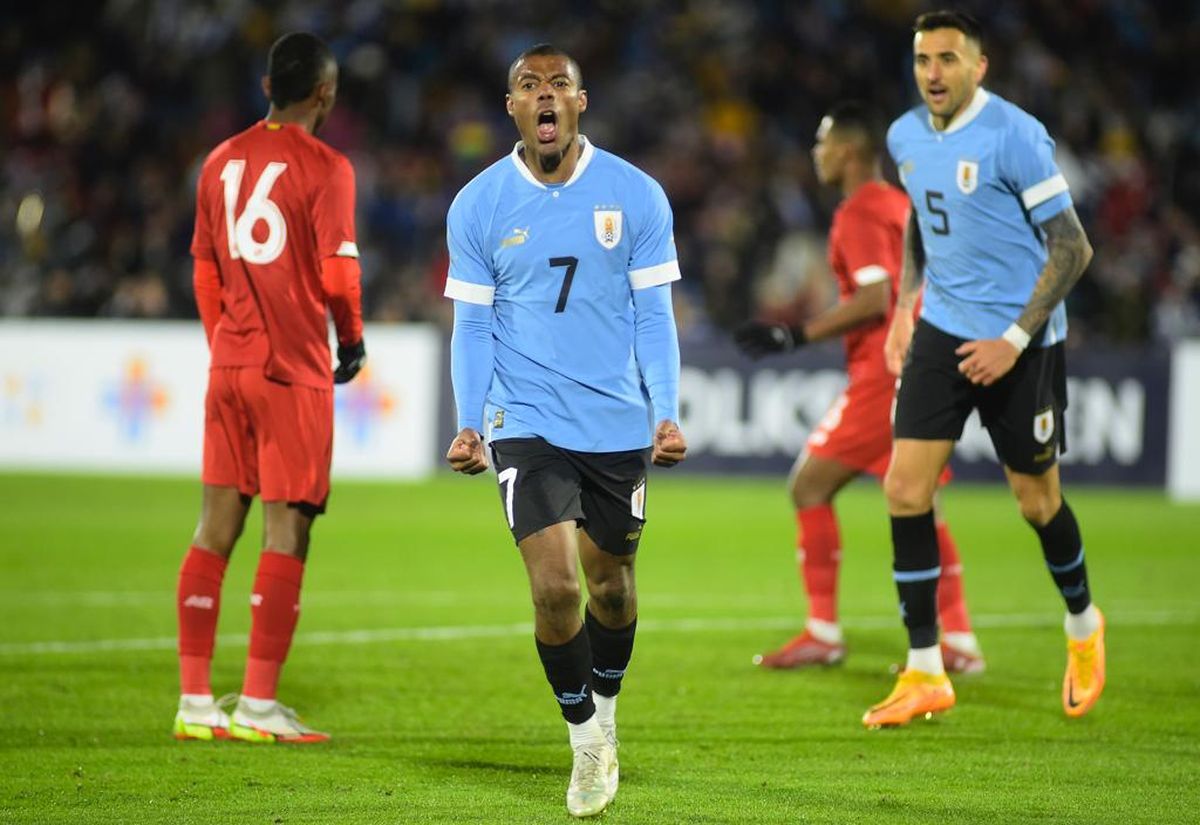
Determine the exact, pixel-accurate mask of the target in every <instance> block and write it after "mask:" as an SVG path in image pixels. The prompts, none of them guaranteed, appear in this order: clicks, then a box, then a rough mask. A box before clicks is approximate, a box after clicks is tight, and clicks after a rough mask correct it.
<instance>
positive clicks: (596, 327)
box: [446, 44, 687, 816]
mask: <svg viewBox="0 0 1200 825" xmlns="http://www.w3.org/2000/svg"><path fill="white" fill-rule="evenodd" d="M505 100H506V104H507V108H508V114H509V115H510V116H511V117H512V118H513V120H514V122H515V123H516V126H517V131H518V132H519V133H520V137H521V140H520V142H518V143H517V144H516V146H515V147H514V149H513V151H512V154H510V155H509V156H508V157H506V158H504V159H502V160H499V161H497V162H496V163H494V164H493V165H492V166H490V167H489V168H488V169H486V170H484V171H483V172H482V173H481V174H479V175H478V176H477V177H476V178H475V179H474V180H472V181H471V182H470V183H468V184H467V185H466V186H465V187H464V188H463V190H462V191H461V192H459V194H458V197H456V198H455V200H454V203H453V204H452V205H451V206H450V213H449V215H448V216H447V221H446V222H447V238H448V244H449V247H450V274H449V278H448V280H447V282H446V295H447V297H450V298H453V299H454V337H453V341H452V344H451V378H452V381H453V385H454V398H455V403H456V405H457V407H458V427H459V432H458V435H456V436H455V438H454V440H453V442H452V443H451V445H450V449H449V451H448V452H447V454H446V458H447V460H448V461H449V463H450V466H451V467H453V468H454V469H455V470H457V471H459V472H463V473H469V474H473V473H478V472H481V471H483V470H484V469H486V468H487V467H488V458H487V455H486V453H485V452H484V439H483V437H482V435H481V433H482V432H485V431H486V433H487V440H488V441H490V448H491V455H492V460H493V461H494V462H495V464H496V469H497V471H498V472H497V480H498V482H499V489H500V501H501V504H502V505H503V509H504V514H505V518H506V519H507V521H508V526H509V529H510V530H511V531H512V534H513V538H514V539H515V541H516V542H517V546H518V548H519V549H520V552H521V557H522V559H523V560H524V562H525V569H526V572H527V573H528V576H529V584H530V589H531V592H532V596H533V605H534V635H535V642H536V645H537V651H538V656H539V657H540V658H541V660H542V666H543V668H544V669H545V673H546V678H547V680H548V681H549V682H550V686H551V688H552V689H553V691H554V697H555V699H556V700H557V701H558V703H559V706H560V708H561V711H562V715H563V717H564V718H565V719H566V721H567V728H568V731H569V735H570V741H571V747H572V749H573V751H574V766H573V769H572V771H571V780H570V784H569V785H568V787H567V810H568V811H569V812H570V813H571V814H572V815H574V816H591V815H593V814H597V813H599V812H600V811H602V810H604V808H605V807H606V806H607V805H608V803H609V802H610V801H611V799H612V797H613V795H614V794H615V793H616V791H617V782H618V776H619V774H618V767H617V753H616V748H617V736H616V717H615V712H616V700H617V694H618V692H619V691H620V689H621V679H622V677H623V676H624V674H625V669H626V666H627V665H628V663H629V659H630V656H631V654H632V652H633V639H634V630H635V628H636V624H637V591H636V589H635V587H634V558H635V553H636V551H637V547H638V540H639V538H640V537H641V534H642V527H643V525H644V524H645V518H646V516H645V507H646V471H647V469H648V463H649V461H651V460H652V461H653V462H654V463H655V464H659V465H662V466H667V467H669V466H672V465H674V464H676V463H678V462H679V461H681V460H683V458H684V454H685V452H686V449H687V445H686V443H685V441H684V438H683V435H682V434H681V433H680V431H679V428H678V426H677V425H676V423H675V421H676V419H677V418H678V396H679V344H678V341H677V338H676V333H675V321H674V317H673V315H672V310H671V287H670V283H671V282H672V281H675V280H677V279H678V278H679V277H680V274H679V263H678V261H677V259H676V254H675V243H674V239H673V237H672V234H671V226H672V217H671V208H670V206H669V205H668V203H667V198H666V196H665V194H664V193H663V190H662V187H660V186H659V185H658V184H657V183H656V182H655V181H654V180H652V179H651V178H650V177H649V176H647V175H646V174H644V173H643V172H641V171H639V170H638V169H636V168H634V167H633V166H631V165H630V164H628V163H626V162H625V161H623V160H621V159H620V158H618V157H616V156H615V155H612V154H609V153H608V152H605V151H604V150H603V149H598V148H596V147H595V146H593V145H592V144H591V143H589V142H588V140H587V138H586V137H584V136H583V135H581V134H579V116H580V114H581V113H582V112H584V111H585V110H586V109H587V92H586V91H584V89H583V86H582V77H581V75H580V71H579V66H578V64H577V63H576V62H575V61H574V60H573V59H571V57H570V56H568V55H567V54H565V53H564V52H562V51H560V50H559V49H557V48H555V47H554V46H550V45H546V44H542V45H538V46H534V47H532V48H530V49H528V50H526V51H525V52H524V53H522V54H521V55H520V56H519V57H518V58H517V59H516V60H515V61H514V62H513V64H512V66H511V68H510V69H509V73H508V95H507V96H506V98H505ZM485 422H486V423H485ZM652 422H656V423H654V424H652ZM579 563H582V565H583V571H584V577H585V578H586V581H587V592H588V601H587V609H586V613H585V619H584V621H582V622H581V621H580V615H579V602H580V586H579V581H578V576H577V573H576V570H577V566H578V564H579Z"/></svg>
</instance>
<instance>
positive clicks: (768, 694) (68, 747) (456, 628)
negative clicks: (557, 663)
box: [0, 473, 1200, 823]
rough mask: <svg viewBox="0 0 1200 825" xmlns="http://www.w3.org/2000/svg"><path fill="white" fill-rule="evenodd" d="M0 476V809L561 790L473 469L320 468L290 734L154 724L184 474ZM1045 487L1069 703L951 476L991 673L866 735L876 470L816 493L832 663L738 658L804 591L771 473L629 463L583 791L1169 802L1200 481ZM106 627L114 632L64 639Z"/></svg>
mask: <svg viewBox="0 0 1200 825" xmlns="http://www.w3.org/2000/svg"><path fill="white" fill-rule="evenodd" d="M0 500H3V501H4V506H3V508H0V571H2V577H0V674H2V678H0V708H2V711H0V733H2V735H0V753H2V754H3V757H2V760H0V761H2V764H3V770H2V771H0V821H3V822H39V823H42V822H115V821H122V822H172V823H188V822H197V823H199V822H263V823H293V822H384V821H389V822H454V823H457V822H522V823H524V822H565V821H568V819H569V818H568V816H567V814H566V812H565V807H564V804H563V795H564V793H565V788H566V782H567V776H568V773H569V767H570V753H569V751H568V749H567V745H566V731H565V730H564V727H563V724H562V722H561V719H560V718H559V715H558V712H557V708H556V706H555V705H554V702H553V699H552V697H551V694H550V691H549V688H548V686H547V685H546V683H545V681H544V679H543V677H542V674H541V671H540V667H539V665H538V661H537V658H536V655H535V652H534V647H533V644H532V640H531V638H530V635H531V631H529V630H528V629H527V628H526V627H525V626H524V625H525V624H526V623H527V622H528V621H529V619H530V608H529V606H528V593H527V587H526V583H525V578H524V572H523V569H522V566H521V564H520V561H519V558H518V556H517V554H516V551H515V549H514V548H513V547H512V545H511V542H510V541H509V538H508V535H507V533H506V531H505V530H504V525H503V517H502V513H501V510H500V506H499V504H498V501H497V497H496V493H495V490H494V489H493V486H492V483H491V482H489V481H488V480H486V479H485V478H476V479H467V478H448V477H444V478H438V479H436V480H434V481H431V482H429V483H425V484H419V485H354V484H349V483H341V484H337V485H336V486H335V492H334V498H333V500H332V502H331V508H330V515H329V516H327V517H325V518H322V519H320V520H319V522H318V524H317V528H316V532H315V536H314V543H313V551H312V554H311V558H310V561H309V565H308V572H307V578H306V581H305V596H304V614H303V618H302V620H301V623H300V630H299V633H300V635H299V637H298V639H297V642H296V644H295V646H294V648H293V651H292V656H291V659H290V661H289V663H288V667H287V668H286V670H285V671H284V678H283V684H282V689H281V697H282V698H283V699H284V700H285V701H287V702H289V703H291V704H293V705H295V706H296V707H297V708H298V709H299V710H300V711H301V713H302V714H304V716H305V717H306V718H307V719H308V720H309V721H310V722H311V723H312V724H314V725H315V726H316V727H318V728H320V729H325V730H329V731H331V732H333V734H334V736H335V738H334V740H333V741H332V742H330V743H328V744H326V745H320V746H309V747H302V748H301V747H297V748H287V747H282V746H278V747H254V746H249V745H244V744H241V743H199V742H189V743H179V742H175V741H174V740H172V739H171V736H170V725H171V718H172V715H173V713H174V708H175V701H176V693H177V690H178V688H177V681H176V680H177V676H176V664H175V656H174V652H173V649H172V648H173V645H172V642H171V637H172V636H173V634H174V631H175V619H174V599H173V590H174V584H175V576H176V571H177V569H178V565H179V561H180V558H181V556H182V553H183V551H184V549H185V548H186V546H187V541H188V538H189V535H190V530H191V526H192V524H193V523H194V521H195V518H196V515H197V513H198V507H199V486H198V484H196V483H195V482H192V481H184V480H166V479H153V480H146V479H133V478H99V477H47V476H36V475H7V476H0ZM1071 502H1072V506H1073V507H1074V508H1075V511H1076V513H1077V514H1078V516H1079V519H1080V522H1081V524H1082V526H1083V531H1084V537H1085V541H1086V544H1087V553H1088V561H1089V566H1090V570H1091V572H1092V580H1093V586H1094V592H1095V593H1096V596H1097V599H1098V602H1099V604H1100V605H1101V606H1102V607H1103V608H1104V609H1105V611H1106V613H1107V615H1108V619H1109V637H1108V638H1109V661H1108V668H1109V685H1108V688H1107V691H1106V693H1105V695H1104V697H1103V699H1102V700H1101V701H1100V704H1099V705H1098V706H1097V708H1096V709H1095V710H1094V711H1093V712H1092V714H1091V715H1089V716H1088V717H1085V718H1084V719H1082V720H1068V719H1067V718H1066V717H1065V716H1064V715H1063V713H1062V710H1061V706H1060V699H1059V688H1060V683H1061V677H1062V668H1063V663H1064V657H1065V651H1064V642H1063V635H1062V630H1061V613H1062V610H1061V606H1060V602H1059V599H1058V597H1057V595H1056V593H1055V592H1054V589H1053V586H1052V584H1051V582H1050V580H1049V577H1048V575H1047V573H1046V571H1045V569H1044V567H1043V564H1042V562H1041V557H1040V553H1039V551H1038V547H1037V543H1036V539H1035V537H1034V534H1033V533H1032V532H1031V531H1030V530H1029V529H1028V528H1027V527H1026V526H1025V525H1024V524H1023V523H1022V522H1021V520H1020V518H1019V516H1018V514H1017V512H1016V507H1015V505H1014V504H1013V503H1012V502H1011V500H1010V497H1009V495H1008V494H1007V492H1006V491H1004V490H1003V489H1002V488H999V487H978V488H970V487H964V486H957V487H952V488H951V489H950V490H949V491H948V492H947V494H946V496H945V504H946V512H947V515H948V517H949V519H950V523H951V525H952V528H953V529H954V531H955V534H956V536H957V538H958V541H959V544H960V547H961V549H962V555H963V558H964V561H965V564H966V586H967V594H968V598H969V601H970V605H971V608H972V610H973V612H974V614H975V615H976V616H977V617H978V619H979V621H978V625H979V626H978V627H977V630H978V632H979V636H980V639H981V641H982V644H983V646H984V649H985V651H986V653H987V656H988V668H989V669H988V672H987V673H986V674H984V675H982V676H980V677H972V678H967V677H962V678H959V679H957V680H956V689H957V691H958V695H959V704H958V707H957V708H955V709H954V710H953V711H951V712H950V713H949V714H946V715H944V716H942V717H940V718H938V719H935V720H934V721H931V722H923V721H921V722H916V723H914V724H912V725H910V726H909V727H908V728H906V729H902V730H894V731H879V732H868V731H865V730H863V729H862V727H861V725H860V723H859V718H860V716H861V714H862V712H863V710H864V709H865V708H866V707H867V706H868V705H870V704H871V703H873V702H875V701H878V700H879V699H880V698H882V697H883V696H884V695H885V694H886V693H887V691H888V690H889V689H890V688H891V685H892V682H893V677H892V676H891V675H890V674H889V673H888V667H889V665H891V664H892V663H894V662H898V661H901V660H902V658H903V655H904V637H903V633H902V629H901V627H900V624H899V621H898V619H897V618H896V613H895V595H894V590H893V586H892V583H891V580H890V574H889V569H890V567H889V559H890V548H889V546H888V540H887V536H888V532H887V520H886V517H885V512H884V507H883V502H882V499H881V496H880V493H879V490H878V488H877V487H875V486H872V485H869V484H863V485H858V486H854V487H851V488H849V489H848V490H847V491H846V492H845V494H844V495H843V496H842V498H841V499H839V502H838V510H839V514H840V516H841V523H842V537H843V546H844V548H845V553H844V562H843V568H842V588H841V593H842V610H843V619H844V621H845V623H846V626H847V637H848V643H849V646H850V656H849V658H848V660H847V662H846V664H845V665H844V666H842V667H838V668H834V669H829V670H819V671H808V672H786V673H778V672H765V671H762V670H759V669H756V668H754V667H753V666H752V665H751V663H750V659H751V656H752V655H753V654H754V653H756V652H759V651H762V650H765V649H768V648H770V647H773V646H775V645H776V644H778V643H780V642H782V641H783V640H784V639H786V638H787V637H788V636H789V635H790V634H791V633H792V632H795V631H796V630H797V629H798V628H799V624H800V617H801V616H802V615H803V598H802V596H801V594H800V588H799V586H798V584H797V580H796V573H795V569H794V562H793V551H792V546H793V540H794V537H793V527H792V516H791V513H790V510H789V507H788V504H787V501H786V498H785V496H784V494H783V491H782V485H781V483H780V482H779V481H770V482H766V481H750V480H746V481H742V480H728V481H711V480H699V479H688V478H682V477H672V476H669V475H666V474H662V473H659V474H656V477H655V478H654V480H653V481H652V484H651V494H650V499H649V512H648V514H649V516H650V518H651V523H650V526H649V527H648V528H647V532H646V537H645V539H644V541H643V550H642V557H641V560H640V562H639V571H638V572H639V586H640V591H641V621H642V630H641V631H640V633H639V636H638V644H637V648H636V651H635V655H634V661H633V665H632V667H631V669H630V675H629V676H628V678H627V680H626V685H625V691H624V692H623V693H622V696H621V701H620V712H619V720H620V728H621V736H622V741H623V747H622V750H621V763H622V771H621V774H622V781H621V791H620V794H619V795H618V797H617V799H616V801H615V802H614V803H613V805H612V807H611V808H610V809H609V811H607V812H606V813H605V814H604V817H603V818H604V820H605V821H610V822H623V823H626V822H627V823H641V822H756V823H757V822H763V823H766V822H780V823H783V822H789V823H790V822H872V823H875V822H998V823H1010V822H1018V821H1019V822H1055V823H1059V822H1086V823H1096V822H1121V823H1130V822H1156V823H1157V822H1172V821H1183V820H1190V821H1195V820H1194V817H1195V816H1196V809H1195V806H1196V803H1197V791H1196V790H1195V778H1196V766H1197V764H1200V759H1198V758H1200V745H1198V744H1197V740H1196V735H1197V733H1198V732H1200V710H1198V709H1197V703H1196V696H1197V690H1198V686H1200V657H1198V656H1197V653H1198V652H1200V650H1198V647H1197V642H1196V638H1197V632H1198V631H1200V607H1198V606H1197V602H1196V596H1195V590H1194V587H1195V582H1196V581H1197V580H1198V579H1200V558H1198V556H1197V553H1196V550H1197V546H1198V544H1200V507H1196V506H1181V505H1172V504H1170V503H1168V502H1167V501H1166V500H1165V499H1164V498H1163V497H1162V496H1161V495H1160V494H1157V493H1146V492H1126V491H1099V492H1096V491H1083V490H1079V489H1076V490H1074V491H1073V492H1072V497H1071ZM257 513H258V510H257V508H255V510H254V511H253V512H252V516H251V522H250V524H249V525H248V529H247V534H246V537H244V538H243V542H242V544H241V545H240V546H239V549H238V552H237V553H235V555H234V559H233V562H232V564H231V566H230V569H229V573H228V575H227V577H226V583H225V590H224V600H223V610H222V614H221V625H220V634H221V640H220V643H219V644H218V649H217V654H216V660H215V665H214V689H215V690H216V691H217V692H222V691H226V690H236V689H237V688H238V687H239V685H240V681H241V669H242V663H243V660H244V656H245V652H246V648H245V633H246V630H247V627H248V622H249V610H248V607H247V598H248V593H249V588H250V583H251V580H252V577H253V567H254V564H255V560H256V552H255V551H256V547H257V536H258V534H259V521H258V518H257ZM421 628H448V630H442V631H421V630H419V629H421ZM354 631H387V632H377V633H375V634H374V635H371V634H359V635H354V633H353V632H354ZM422 634H424V635H422ZM439 636H440V638H439ZM129 639H137V640H144V641H141V642H136V643H133V644H134V645H135V646H140V648H141V649H133V650H129V649H119V646H118V649H97V647H98V646H99V645H97V644H95V642H96V641H97V640H129ZM46 641H56V642H80V643H84V644H83V645H81V646H79V647H76V648H72V649H67V650H65V651H61V650H60V651H59V652H55V651H54V650H51V649H48V648H47V647H45V646H38V645H37V643H39V642H46ZM88 645H91V646H90V647H89V646H88Z"/></svg>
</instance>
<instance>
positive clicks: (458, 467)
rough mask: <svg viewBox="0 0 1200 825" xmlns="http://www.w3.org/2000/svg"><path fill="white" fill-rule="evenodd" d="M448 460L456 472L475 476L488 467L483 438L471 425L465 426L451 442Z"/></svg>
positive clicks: (447, 455)
mask: <svg viewBox="0 0 1200 825" xmlns="http://www.w3.org/2000/svg"><path fill="white" fill-rule="evenodd" d="M446 461H447V462H449V464H450V468H451V469H452V470H454V472H456V473H466V474H467V475H470V476H473V475H475V474H476V473H482V472H483V471H484V470H486V469H487V468H488V460H487V453H485V452H484V451H483V439H482V438H480V436H479V433H477V432H475V430H472V429H471V428H470V427H466V428H464V429H463V430H462V431H461V432H459V434H458V435H456V436H454V440H453V441H451V442H450V449H449V450H447V451H446Z"/></svg>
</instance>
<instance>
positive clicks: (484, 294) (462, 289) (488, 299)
mask: <svg viewBox="0 0 1200 825" xmlns="http://www.w3.org/2000/svg"><path fill="white" fill-rule="evenodd" d="M442 294H443V295H445V296H446V297H447V298H453V299H454V300H456V301H466V302H467V303H468V304H479V305H480V306H485V307H490V306H491V305H492V301H493V300H494V299H495V297H496V287H494V286H487V285H486V284H473V283H471V282H470V281H460V280H458V279H457V278H447V279H446V291H445V292H443V293H442Z"/></svg>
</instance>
